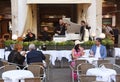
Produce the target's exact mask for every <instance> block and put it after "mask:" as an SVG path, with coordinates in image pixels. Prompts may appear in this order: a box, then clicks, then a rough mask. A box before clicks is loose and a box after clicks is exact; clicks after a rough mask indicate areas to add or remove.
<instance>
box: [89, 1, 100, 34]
mask: <svg viewBox="0 0 120 82" xmlns="http://www.w3.org/2000/svg"><path fill="white" fill-rule="evenodd" d="M87 22H88V25H89V26H91V30H90V34H92V33H93V34H96V36H99V34H100V33H101V31H102V0H92V4H91V5H90V7H89V8H88V14H87Z"/></svg>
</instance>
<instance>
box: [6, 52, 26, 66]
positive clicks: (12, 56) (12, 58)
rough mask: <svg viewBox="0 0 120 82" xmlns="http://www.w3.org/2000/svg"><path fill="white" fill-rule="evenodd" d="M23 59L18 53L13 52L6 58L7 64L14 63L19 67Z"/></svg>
mask: <svg viewBox="0 0 120 82" xmlns="http://www.w3.org/2000/svg"><path fill="white" fill-rule="evenodd" d="M24 60H25V57H24V56H22V55H21V54H20V52H18V51H16V50H13V51H11V53H10V54H9V56H8V62H11V63H16V64H19V65H23V63H24Z"/></svg>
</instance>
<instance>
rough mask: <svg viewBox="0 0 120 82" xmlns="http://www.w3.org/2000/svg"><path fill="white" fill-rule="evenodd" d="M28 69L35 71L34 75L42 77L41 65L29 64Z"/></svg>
mask: <svg viewBox="0 0 120 82" xmlns="http://www.w3.org/2000/svg"><path fill="white" fill-rule="evenodd" d="M27 69H28V70H29V71H31V72H32V73H33V75H34V77H40V70H41V67H40V65H28V68H27Z"/></svg>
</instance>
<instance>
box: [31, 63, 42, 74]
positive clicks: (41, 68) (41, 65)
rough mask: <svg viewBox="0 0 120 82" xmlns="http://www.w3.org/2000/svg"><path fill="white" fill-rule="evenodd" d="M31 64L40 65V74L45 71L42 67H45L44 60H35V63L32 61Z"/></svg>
mask: <svg viewBox="0 0 120 82" xmlns="http://www.w3.org/2000/svg"><path fill="white" fill-rule="evenodd" d="M30 65H39V66H40V67H41V69H40V74H43V73H44V71H43V69H42V67H43V68H44V64H43V63H42V62H34V63H30Z"/></svg>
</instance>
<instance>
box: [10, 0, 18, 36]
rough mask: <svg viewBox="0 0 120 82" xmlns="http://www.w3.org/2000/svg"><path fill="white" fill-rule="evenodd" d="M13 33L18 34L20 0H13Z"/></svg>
mask: <svg viewBox="0 0 120 82" xmlns="http://www.w3.org/2000/svg"><path fill="white" fill-rule="evenodd" d="M11 13H12V35H13V34H17V28H18V0H11Z"/></svg>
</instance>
